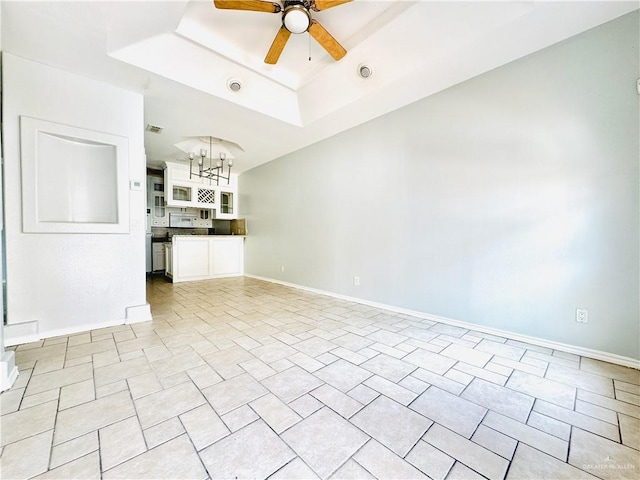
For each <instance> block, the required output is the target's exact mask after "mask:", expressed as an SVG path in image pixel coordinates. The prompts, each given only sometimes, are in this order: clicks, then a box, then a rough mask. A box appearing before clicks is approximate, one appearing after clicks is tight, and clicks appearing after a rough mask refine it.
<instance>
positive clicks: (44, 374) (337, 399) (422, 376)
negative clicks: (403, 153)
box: [0, 278, 640, 480]
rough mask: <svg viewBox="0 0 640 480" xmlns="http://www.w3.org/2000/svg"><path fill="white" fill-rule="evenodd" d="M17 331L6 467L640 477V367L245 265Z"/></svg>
mask: <svg viewBox="0 0 640 480" xmlns="http://www.w3.org/2000/svg"><path fill="white" fill-rule="evenodd" d="M148 298H149V302H150V303H151V305H152V310H153V314H154V320H153V322H147V323H141V324H136V325H131V326H126V325H125V326H117V327H112V328H105V329H100V330H93V331H91V332H87V333H82V334H78V335H73V336H69V337H59V338H50V339H46V340H44V341H41V342H35V343H30V344H25V345H20V346H18V347H17V348H16V361H17V363H18V364H19V367H20V377H19V378H18V380H17V382H16V384H15V385H14V387H13V388H12V389H11V390H9V391H7V392H5V393H3V394H2V395H1V396H0V401H1V406H2V412H1V413H2V417H1V426H2V435H1V444H0V448H1V449H2V452H1V457H0V462H1V465H2V466H1V468H2V470H1V477H2V478H6V479H9V478H69V479H70V478H104V479H112V478H114V479H115V478H121V479H138V478H175V479H182V478H199V479H206V478H212V479H214V478H215V479H217V478H267V477H268V478H274V479H286V478H345V479H347V478H358V479H366V478H398V479H407V478H432V479H435V480H441V479H445V478H446V479H460V478H467V479H476V478H488V479H491V480H500V479H504V478H507V479H517V478H535V479H560V478H567V479H575V478H595V477H599V478H604V479H619V478H633V479H637V478H640V374H639V372H638V371H637V370H632V369H629V368H624V367H621V366H616V365H612V364H607V363H604V362H600V361H596V360H592V359H589V358H584V357H583V358H581V357H578V356H576V355H572V354H569V353H565V352H561V351H557V350H550V349H548V348H541V347H538V346H534V345H529V344H524V343H520V342H516V341H512V340H507V339H505V338H501V337H496V336H493V335H487V334H483V333H480V332H476V331H473V330H466V329H464V328H459V327H454V326H449V325H445V324H439V323H434V322H431V321H427V320H422V319H419V318H414V317H410V316H406V315H399V314H395V313H391V312H388V311H384V310H380V309H376V308H372V307H368V306H363V305H359V304H355V303H351V302H347V301H342V300H336V299H333V298H330V297H325V296H321V295H316V294H311V293H307V292H303V291H299V290H295V289H291V288H287V287H283V286H280V285H274V284H270V283H266V282H261V281H258V280H253V279H248V278H234V279H223V280H214V281H206V282H194V283H186V284H177V285H172V284H170V283H167V282H165V281H164V280H163V279H159V278H154V279H151V280H150V281H149V282H148Z"/></svg>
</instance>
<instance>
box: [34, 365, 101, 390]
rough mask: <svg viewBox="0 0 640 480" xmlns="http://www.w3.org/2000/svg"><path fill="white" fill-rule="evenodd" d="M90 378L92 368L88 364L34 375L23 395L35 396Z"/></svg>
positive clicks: (91, 376)
mask: <svg viewBox="0 0 640 480" xmlns="http://www.w3.org/2000/svg"><path fill="white" fill-rule="evenodd" d="M92 378H93V367H92V365H91V364H89V363H88V364H82V365H76V366H75V367H69V368H63V369H62V370H56V371H54V372H49V373H43V374H42V375H34V376H32V378H31V379H30V380H29V386H28V387H27V391H26V393H25V395H35V394H36V393H42V392H46V391H47V390H52V389H54V388H58V387H63V386H65V385H71V384H73V383H78V382H82V381H84V380H90V379H92Z"/></svg>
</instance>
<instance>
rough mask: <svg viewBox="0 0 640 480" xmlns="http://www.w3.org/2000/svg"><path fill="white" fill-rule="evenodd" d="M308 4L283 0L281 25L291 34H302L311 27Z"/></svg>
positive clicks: (294, 0) (295, 0) (297, 0)
mask: <svg viewBox="0 0 640 480" xmlns="http://www.w3.org/2000/svg"><path fill="white" fill-rule="evenodd" d="M309 6H310V4H309V2H304V1H300V0H285V2H284V13H283V14H282V25H283V26H284V28H286V29H287V30H289V31H290V32H291V33H304V32H306V31H307V30H308V29H309V26H310V25H311V14H310V13H309Z"/></svg>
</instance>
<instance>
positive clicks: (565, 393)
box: [506, 370, 576, 409]
mask: <svg viewBox="0 0 640 480" xmlns="http://www.w3.org/2000/svg"><path fill="white" fill-rule="evenodd" d="M506 387H508V388H510V389H512V390H516V391H518V392H521V393H524V394H526V395H529V396H532V397H537V398H540V399H542V400H546V401H547V402H550V403H554V404H556V405H559V406H561V407H565V408H570V409H573V404H574V402H575V398H576V387H571V386H569V385H565V384H564V383H559V382H556V381H553V380H548V379H546V378H540V377H538V376H536V375H531V374H528V373H525V372H521V371H518V370H516V371H515V372H513V373H512V374H511V376H510V377H509V380H508V381H507V384H506Z"/></svg>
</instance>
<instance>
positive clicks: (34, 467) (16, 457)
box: [0, 425, 53, 479]
mask: <svg viewBox="0 0 640 480" xmlns="http://www.w3.org/2000/svg"><path fill="white" fill-rule="evenodd" d="M5 428H6V427H5V426H4V425H3V430H4V429H5ZM52 438H53V430H47V431H46V432H42V433H39V434H37V435H33V436H30V437H27V438H24V439H22V440H19V441H17V442H15V443H12V444H10V445H7V446H5V447H4V449H3V450H2V456H1V457H0V462H1V464H2V478H7V479H9V478H30V477H33V476H35V475H38V474H40V473H44V472H46V471H47V468H48V466H49V454H50V452H51V439H52Z"/></svg>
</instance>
